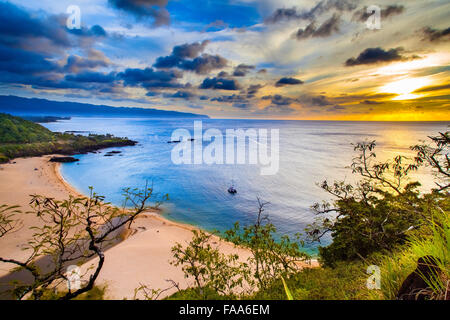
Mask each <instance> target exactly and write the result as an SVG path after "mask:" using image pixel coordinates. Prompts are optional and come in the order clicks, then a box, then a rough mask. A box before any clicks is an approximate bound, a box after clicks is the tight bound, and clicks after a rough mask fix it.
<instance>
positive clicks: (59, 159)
mask: <svg viewBox="0 0 450 320" xmlns="http://www.w3.org/2000/svg"><path fill="white" fill-rule="evenodd" d="M77 161H80V160H79V159H77V158H74V157H52V158H51V159H50V162H77Z"/></svg>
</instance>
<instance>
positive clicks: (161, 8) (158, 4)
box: [108, 0, 170, 26]
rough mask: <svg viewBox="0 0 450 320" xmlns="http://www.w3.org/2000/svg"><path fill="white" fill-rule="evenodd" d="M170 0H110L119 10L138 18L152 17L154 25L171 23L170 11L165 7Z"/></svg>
mask: <svg viewBox="0 0 450 320" xmlns="http://www.w3.org/2000/svg"><path fill="white" fill-rule="evenodd" d="M167 2H168V0H108V3H109V4H110V5H111V6H112V7H113V8H116V9H118V10H121V11H124V12H127V13H129V14H131V15H133V16H134V17H135V18H136V19H137V20H145V19H151V20H152V22H153V25H154V26H162V25H169V24H170V15H169V12H168V11H167V10H166V9H165V6H166V5H167Z"/></svg>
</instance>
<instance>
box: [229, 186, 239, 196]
mask: <svg viewBox="0 0 450 320" xmlns="http://www.w3.org/2000/svg"><path fill="white" fill-rule="evenodd" d="M228 193H231V194H235V193H237V190H236V189H235V188H234V187H233V186H231V187H229V188H228Z"/></svg>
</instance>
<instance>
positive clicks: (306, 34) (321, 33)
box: [295, 14, 341, 40]
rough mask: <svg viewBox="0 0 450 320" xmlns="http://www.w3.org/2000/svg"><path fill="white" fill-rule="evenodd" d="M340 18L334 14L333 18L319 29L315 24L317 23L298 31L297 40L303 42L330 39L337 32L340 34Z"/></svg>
mask: <svg viewBox="0 0 450 320" xmlns="http://www.w3.org/2000/svg"><path fill="white" fill-rule="evenodd" d="M340 21H341V19H340V17H339V16H338V15H336V14H334V15H333V16H332V17H331V18H329V19H328V20H326V21H324V22H323V23H322V24H321V25H320V26H319V28H316V26H315V24H316V22H315V21H313V22H311V23H310V24H309V25H308V26H307V27H306V28H304V29H302V28H300V29H298V31H297V33H296V34H295V37H296V38H297V40H303V39H307V38H317V37H322V38H324V37H329V36H330V35H332V34H333V33H335V32H339V24H340Z"/></svg>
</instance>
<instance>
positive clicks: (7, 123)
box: [0, 113, 55, 144]
mask: <svg viewBox="0 0 450 320" xmlns="http://www.w3.org/2000/svg"><path fill="white" fill-rule="evenodd" d="M53 140H55V137H54V134H53V133H52V132H51V131H50V130H48V129H46V128H44V127H43V126H41V125H39V124H37V123H34V122H31V121H28V120H24V119H21V118H19V117H14V116H11V115H9V114H4V113H0V144H4V143H33V142H49V141H53Z"/></svg>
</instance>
